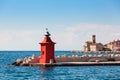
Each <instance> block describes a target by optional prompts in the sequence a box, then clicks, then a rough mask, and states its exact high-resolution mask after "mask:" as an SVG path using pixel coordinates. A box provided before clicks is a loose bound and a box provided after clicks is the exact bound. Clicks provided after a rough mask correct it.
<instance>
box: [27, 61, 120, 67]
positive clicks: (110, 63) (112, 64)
mask: <svg viewBox="0 0 120 80" xmlns="http://www.w3.org/2000/svg"><path fill="white" fill-rule="evenodd" d="M29 66H45V67H54V66H120V61H114V62H59V63H52V64H50V63H47V64H40V63H30V64H29Z"/></svg>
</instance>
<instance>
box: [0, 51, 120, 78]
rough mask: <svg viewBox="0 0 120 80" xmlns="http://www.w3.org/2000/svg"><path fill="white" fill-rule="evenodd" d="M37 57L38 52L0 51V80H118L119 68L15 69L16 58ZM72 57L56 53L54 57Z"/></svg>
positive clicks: (63, 52) (67, 52)
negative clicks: (11, 64) (13, 63)
mask: <svg viewBox="0 0 120 80" xmlns="http://www.w3.org/2000/svg"><path fill="white" fill-rule="evenodd" d="M32 54H35V55H36V56H39V51H0V80H120V66H74V67H70V66H69V67H48V68H44V67H17V66H8V65H7V64H10V63H12V62H14V61H15V60H16V59H17V58H24V57H29V56H31V55H32ZM61 54H67V55H72V54H71V53H70V52H69V51H57V52H55V55H56V56H57V55H61Z"/></svg>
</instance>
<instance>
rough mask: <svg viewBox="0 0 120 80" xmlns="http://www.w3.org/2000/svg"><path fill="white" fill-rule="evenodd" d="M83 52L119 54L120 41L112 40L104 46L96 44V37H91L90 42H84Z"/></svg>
mask: <svg viewBox="0 0 120 80" xmlns="http://www.w3.org/2000/svg"><path fill="white" fill-rule="evenodd" d="M83 51H84V52H100V51H111V52H120V40H114V41H111V42H109V43H106V44H102V43H97V42H96V35H92V41H86V44H85V45H84V46H83Z"/></svg>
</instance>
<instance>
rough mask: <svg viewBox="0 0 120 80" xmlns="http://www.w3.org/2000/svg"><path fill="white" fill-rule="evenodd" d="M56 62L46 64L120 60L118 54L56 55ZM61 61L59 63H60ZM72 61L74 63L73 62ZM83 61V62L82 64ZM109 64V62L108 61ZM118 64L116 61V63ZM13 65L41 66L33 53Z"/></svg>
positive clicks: (76, 63) (87, 63)
mask: <svg viewBox="0 0 120 80" xmlns="http://www.w3.org/2000/svg"><path fill="white" fill-rule="evenodd" d="M55 60H56V63H48V64H47V65H53V64H54V66H55V65H57V66H58V65H59V66H61V65H71V66H72V65H79V64H80V65H89V64H90V65H91V63H93V64H92V65H94V64H95V63H97V65H101V62H103V63H104V62H105V64H106V62H107V64H109V62H112V64H113V63H115V62H116V61H120V56H117V57H116V56H100V57H94V56H91V57H89V56H84V57H81V56H71V57H70V56H69V57H68V56H61V57H56V58H55ZM60 63H61V64H60ZM73 63H74V64H73ZM81 63H82V64H81ZM84 63H85V64H84ZM110 64H111V63H110ZM117 64H118V63H117ZM12 65H14V66H38V65H39V66H41V65H42V64H40V63H39V57H36V56H35V55H33V56H32V57H28V58H27V57H26V58H24V59H17V60H16V61H15V62H13V63H12Z"/></svg>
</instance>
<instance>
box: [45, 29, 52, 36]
mask: <svg viewBox="0 0 120 80" xmlns="http://www.w3.org/2000/svg"><path fill="white" fill-rule="evenodd" d="M50 35H51V34H50V33H49V31H48V29H47V28H46V33H45V36H48V37H49V36H50Z"/></svg>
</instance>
